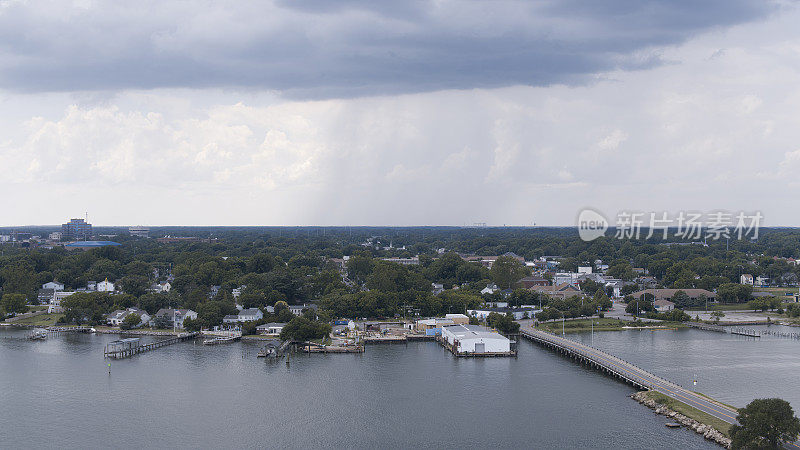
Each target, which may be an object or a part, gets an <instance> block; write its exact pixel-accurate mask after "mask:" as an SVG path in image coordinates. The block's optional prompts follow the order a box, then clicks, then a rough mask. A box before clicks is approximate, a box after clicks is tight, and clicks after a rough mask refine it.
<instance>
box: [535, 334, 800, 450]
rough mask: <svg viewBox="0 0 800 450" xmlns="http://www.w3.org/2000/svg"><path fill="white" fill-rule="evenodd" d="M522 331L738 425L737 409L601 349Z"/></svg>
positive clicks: (794, 443)
mask: <svg viewBox="0 0 800 450" xmlns="http://www.w3.org/2000/svg"><path fill="white" fill-rule="evenodd" d="M520 332H521V333H523V334H525V335H527V336H529V337H530V338H532V339H534V340H541V341H546V342H549V343H551V344H552V345H556V346H558V347H561V348H563V349H567V350H569V351H572V352H574V353H577V354H579V355H581V356H583V357H584V358H587V359H589V360H591V361H592V362H594V363H595V364H598V365H601V366H603V367H605V368H606V369H609V370H612V371H614V372H616V373H617V374H619V375H620V376H622V377H624V378H627V379H628V380H630V381H633V382H635V383H637V384H639V385H641V386H644V387H646V388H648V389H650V390H653V391H657V392H661V393H662V394H664V395H666V396H668V397H671V398H673V399H675V400H678V401H680V402H683V403H686V404H687V405H690V406H693V407H694V408H696V409H698V410H700V411H703V412H704V413H706V414H709V415H711V416H713V417H716V418H718V419H720V420H723V421H725V422H727V423H730V424H738V422H737V420H736V416H737V415H738V411H736V410H735V409H733V408H731V407H729V406H726V405H724V404H722V403H720V402H717V401H715V400H712V399H710V398H707V397H704V396H702V395H700V394H697V393H695V392H692V391H690V390H687V389H684V388H683V387H681V386H679V385H677V384H675V383H672V382H670V381H667V380H665V379H663V378H661V377H657V376H655V375H653V374H652V373H650V372H647V371H646V370H644V369H642V368H640V367H637V366H635V365H633V364H631V363H629V362H627V361H624V360H622V359H620V358H617V357H616V356H613V355H610V354H608V353H606V352H604V351H602V350H598V349H596V348H594V347H590V346H588V345H585V344H581V343H579V342H575V341H572V340H570V339H567V338H564V337H561V336H556V335H554V334H550V333H547V332H544V331H540V330H536V329H533V328H530V327H529V326H528V327H522V328H521V329H520ZM785 446H786V448H793V449H800V445H799V444H798V442H792V443H787V444H785Z"/></svg>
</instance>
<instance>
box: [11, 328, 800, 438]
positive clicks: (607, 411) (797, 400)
mask: <svg viewBox="0 0 800 450" xmlns="http://www.w3.org/2000/svg"><path fill="white" fill-rule="evenodd" d="M24 333H25V332H24V331H8V330H5V331H0V426H1V427H2V430H0V434H1V435H2V437H3V446H4V447H6V446H9V444H11V445H10V447H11V448H20V447H22V448H30V447H36V448H55V447H59V448H96V447H101V446H109V447H120V448H164V447H181V448H220V447H244V448H255V447H291V448H318V447H333V446H336V447H347V448H353V447H356V448H362V447H382V448H387V447H391V448H399V447H425V448H442V447H445V448H452V447H465V446H468V447H477V448H489V447H491V448H519V447H528V448H585V447H590V448H655V447H658V446H660V445H669V446H670V447H674V448H718V447H715V446H713V445H711V444H709V443H707V442H705V441H704V440H703V439H702V438H700V437H698V436H696V435H695V434H694V433H691V432H689V431H686V430H671V429H667V428H666V427H664V423H665V420H664V418H662V417H658V416H655V415H654V414H652V413H651V412H650V411H649V410H647V409H646V408H645V407H643V406H641V405H639V404H638V403H636V402H634V401H633V400H631V399H629V398H628V397H627V396H628V395H629V394H630V393H631V392H632V389H631V388H630V387H628V386H626V385H624V384H621V383H620V382H618V381H616V380H613V379H611V378H608V377H606V376H603V375H601V374H599V373H597V372H594V371H591V370H588V369H585V368H583V367H581V366H579V365H576V364H574V363H572V362H571V361H570V360H567V359H564V358H562V357H560V356H558V355H556V354H553V353H551V352H549V351H547V350H544V349H542V348H540V347H537V346H535V345H533V344H531V343H529V342H522V343H521V345H520V352H519V357H517V358H495V359H456V358H455V357H453V356H452V355H450V354H449V353H446V352H445V351H444V350H442V349H441V348H440V347H439V346H437V345H436V344H435V343H432V342H419V343H411V344H408V345H397V344H395V345H380V346H370V347H368V348H367V352H366V353H365V354H363V355H297V356H294V357H292V359H291V364H290V366H289V367H287V366H286V364H285V363H284V362H283V361H280V362H277V363H276V362H274V361H265V360H263V359H257V358H256V356H255V352H256V351H257V349H258V347H257V345H256V344H250V343H244V342H242V343H235V344H230V345H220V346H213V347H210V346H202V345H194V344H192V343H191V342H186V343H181V344H176V345H173V346H169V347H164V348H161V349H159V350H155V351H152V352H149V353H145V354H142V355H138V356H136V357H134V358H131V359H127V360H120V361H114V362H112V373H111V375H110V376H109V374H108V371H107V367H106V364H107V361H104V360H103V353H102V349H103V345H104V344H105V343H106V342H108V341H111V340H113V339H115V337H114V336H107V335H97V336H93V335H66V336H59V337H55V338H50V339H48V340H46V341H41V342H31V341H26V340H24V339H22V337H23V336H24ZM575 338H576V339H579V340H583V341H585V342H587V343H588V342H590V340H591V337H590V335H588V334H586V335H577V336H575ZM594 343H595V346H597V347H601V348H605V349H607V350H609V351H612V352H614V353H615V354H617V355H618V356H620V357H623V358H625V359H628V360H630V361H633V362H636V363H638V364H641V365H642V366H643V367H645V368H647V369H650V370H651V371H652V372H654V373H657V374H660V375H663V376H665V377H668V378H670V379H672V380H674V381H677V382H680V383H681V384H684V385H687V386H688V385H690V384H691V380H690V379H691V377H692V375H693V374H697V375H698V377H699V380H700V385H699V386H698V387H697V388H696V389H697V390H700V391H702V392H704V393H708V394H711V395H714V396H715V397H717V398H719V399H721V400H723V401H727V402H729V403H733V404H735V405H742V404H745V403H746V402H747V401H749V400H750V399H751V398H752V397H753V396H769V395H780V396H782V397H784V398H787V399H789V400H791V401H792V402H793V404H794V405H795V407H796V408H797V406H798V405H800V382H799V381H798V379H797V377H796V375H795V374H796V370H797V367H798V365H800V356H799V355H800V342H798V341H789V340H777V339H772V340H768V339H764V340H763V341H761V342H758V341H753V340H748V339H745V338H742V339H739V338H731V337H729V336H727V335H722V334H714V333H709V332H701V331H694V330H687V331H680V332H664V331H658V332H653V331H630V332H606V333H595V336H594ZM655 354H660V355H662V356H660V357H657V356H656V355H655Z"/></svg>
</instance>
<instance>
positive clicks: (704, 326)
mask: <svg viewBox="0 0 800 450" xmlns="http://www.w3.org/2000/svg"><path fill="white" fill-rule="evenodd" d="M684 323H685V324H686V326H688V327H690V328H694V329H697V330H703V331H713V332H716V333H730V334H736V335H739V336H747V337H761V335H760V334H759V333H758V332H757V331H756V330H753V329H749V328H740V327H737V328H726V327H723V326H720V325H713V324H710V323H700V322H684Z"/></svg>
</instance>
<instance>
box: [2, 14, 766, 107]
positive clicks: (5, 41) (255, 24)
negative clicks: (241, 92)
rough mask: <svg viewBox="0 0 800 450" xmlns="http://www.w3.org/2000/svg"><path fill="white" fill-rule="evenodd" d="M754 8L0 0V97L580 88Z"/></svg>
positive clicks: (740, 19)
mask: <svg viewBox="0 0 800 450" xmlns="http://www.w3.org/2000/svg"><path fill="white" fill-rule="evenodd" d="M777 8H778V7H777V6H776V3H774V2H770V1H764V0H708V1H703V2H697V1H691V0H678V1H676V0H647V1H640V0H639V1H632V0H610V1H604V2H598V1H596V0H536V1H522V0H519V1H517V0H501V1H474V0H473V1H466V2H463V1H454V0H436V1H401V2H399V1H395V0H347V1H338V2H327V1H311V2H295V1H289V0H272V1H262V2H256V1H252V2H251V1H205V2H171V1H170V2H165V1H161V0H145V1H139V2H115V1H102V0H100V1H94V0H83V1H73V2H64V1H42V2H27V1H21V0H19V1H18V0H3V1H0V87H2V88H4V89H8V90H15V91H21V92H41V91H87V90H88V91H93V90H110V91H116V90H121V89H154V88H187V87H188V88H208V87H219V88H230V87H247V88H254V89H266V90H275V91H280V92H281V93H282V94H283V95H287V96H291V97H295V98H297V97H302V98H334V97H350V96H361V95H385V94H397V93H409V92H429V91H436V90H441V89H472V88H496V87H504V86H512V85H528V86H546V85H551V84H561V83H566V84H580V83H584V82H586V81H587V80H591V79H592V78H593V77H594V76H596V75H597V74H598V73H601V72H606V71H610V70H616V69H637V68H648V67H652V66H654V65H657V64H660V62H661V60H660V58H659V49H660V48H662V47H664V46H669V45H675V44H680V43H683V42H685V41H686V40H687V39H689V38H691V37H694V36H696V35H698V34H699V33H703V32H706V31H708V30H711V29H716V28H720V27H727V26H730V25H734V24H739V23H745V22H750V21H754V20H759V19H762V18H764V17H765V16H767V15H768V14H770V13H771V12H774V11H776V10H777Z"/></svg>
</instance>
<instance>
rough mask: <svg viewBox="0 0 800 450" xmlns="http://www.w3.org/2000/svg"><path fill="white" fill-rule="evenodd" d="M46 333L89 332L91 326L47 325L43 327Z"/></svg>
mask: <svg viewBox="0 0 800 450" xmlns="http://www.w3.org/2000/svg"><path fill="white" fill-rule="evenodd" d="M45 329H46V330H47V332H48V333H89V332H90V331H92V327H87V326H79V327H47V328H45Z"/></svg>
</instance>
